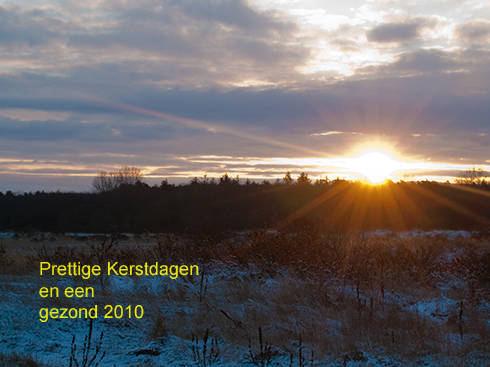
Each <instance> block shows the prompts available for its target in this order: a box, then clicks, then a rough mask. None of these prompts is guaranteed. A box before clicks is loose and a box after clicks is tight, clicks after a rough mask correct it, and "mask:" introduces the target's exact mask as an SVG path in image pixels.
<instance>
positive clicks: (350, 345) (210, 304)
mask: <svg viewBox="0 0 490 367" xmlns="http://www.w3.org/2000/svg"><path fill="white" fill-rule="evenodd" d="M2 237H4V238H3V239H1V240H0V241H1V245H0V270H1V271H0V287H1V295H2V296H1V298H0V309H1V310H2V317H1V319H0V327H1V329H2V336H1V337H0V356H1V357H0V358H3V360H4V364H3V365H6V366H69V365H70V355H72V356H74V358H75V359H77V360H78V361H80V360H82V359H83V358H82V355H83V353H84V349H85V351H86V352H88V355H89V358H88V359H89V360H90V358H91V357H92V356H93V355H95V354H96V359H95V361H98V360H99V359H101V361H100V366H230V367H231V366H304V367H307V366H365V365H366V366H369V365H371V366H374V365H376V366H485V365H486V363H488V360H489V357H490V347H489V344H488V340H489V339H490V322H489V321H490V288H489V282H490V268H489V266H488V264H490V235H489V234H488V233H483V232H464V231H439V232H437V231H433V232H417V231H411V232H381V231H378V232H365V233H356V234H345V233H344V234H339V233H323V234H320V233H315V232H312V231H305V232H302V231H297V232H294V233H281V232H276V231H258V232H235V233H232V234H226V235H224V234H223V235H214V236H211V235H209V236H204V235H200V236H197V235H196V236H184V235H179V236H176V235H168V234H165V235H164V234H162V235H156V234H145V235H137V236H135V235H118V236H116V235H112V236H103V235H100V236H96V235H83V234H70V235H51V234H46V233H41V234H39V233H38V234H31V235H15V234H13V233H11V234H9V233H3V234H2ZM107 260H117V261H119V262H120V263H123V264H137V263H143V262H145V261H148V262H154V261H159V262H160V263H162V264H198V265H199V267H200V270H201V271H200V275H199V276H194V277H180V278H178V279H176V280H171V279H169V278H168V277H164V278H160V277H154V278H152V277H114V276H111V277H101V278H99V279H96V280H94V279H89V280H87V281H83V280H82V279H80V278H77V279H76V281H74V280H73V279H70V278H43V279H41V278H40V277H39V261H50V262H52V263H56V264H66V263H67V262H68V261H81V262H82V263H85V264H96V263H102V262H104V261H107ZM44 285H48V286H49V285H58V286H61V285H63V286H67V285H85V286H92V287H94V288H95V290H96V302H97V303H98V304H100V305H104V304H113V305H114V304H121V305H128V304H132V305H136V304H141V305H142V306H144V312H145V313H144V317H143V318H141V319H135V318H132V319H127V318H122V319H120V320H119V319H102V318H99V319H98V320H96V321H95V322H94V323H93V330H92V332H91V334H92V337H91V339H92V344H91V347H90V348H88V349H89V350H88V351H87V348H86V347H87V345H86V344H85V348H84V340H86V339H84V338H85V337H86V335H87V334H88V332H89V322H88V321H86V320H56V319H55V320H48V322H46V323H42V322H40V321H39V314H38V310H39V308H40V307H81V306H83V305H84V304H86V305H87V306H89V305H91V304H93V303H94V301H92V300H90V302H84V301H81V300H72V301H70V300H67V299H41V298H40V297H39V296H38V294H37V290H38V289H39V287H41V286H44ZM101 333H103V335H101ZM74 347H76V349H75V351H73V348H74ZM97 348H98V351H97V352H96V349H97ZM102 357H103V358H102ZM73 365H75V364H73ZM80 365H82V364H80ZM93 365H95V362H94V364H93ZM87 366H88V364H87Z"/></svg>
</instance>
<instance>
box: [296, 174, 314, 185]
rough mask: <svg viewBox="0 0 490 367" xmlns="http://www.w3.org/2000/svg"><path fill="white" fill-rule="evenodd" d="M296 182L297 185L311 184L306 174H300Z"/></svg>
mask: <svg viewBox="0 0 490 367" xmlns="http://www.w3.org/2000/svg"><path fill="white" fill-rule="evenodd" d="M296 182H297V183H298V185H309V184H310V183H311V180H310V178H309V177H308V174H307V173H305V172H301V173H300V174H299V176H298V179H297V181H296Z"/></svg>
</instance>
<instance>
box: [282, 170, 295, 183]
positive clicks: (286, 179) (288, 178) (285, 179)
mask: <svg viewBox="0 0 490 367" xmlns="http://www.w3.org/2000/svg"><path fill="white" fill-rule="evenodd" d="M282 181H283V182H284V184H285V185H291V184H292V183H293V178H292V177H291V172H289V171H288V172H286V174H285V175H284V177H283V178H282Z"/></svg>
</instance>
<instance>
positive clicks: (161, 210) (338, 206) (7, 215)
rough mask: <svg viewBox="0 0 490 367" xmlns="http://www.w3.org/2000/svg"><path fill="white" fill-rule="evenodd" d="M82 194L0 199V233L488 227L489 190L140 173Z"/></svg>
mask: <svg viewBox="0 0 490 367" xmlns="http://www.w3.org/2000/svg"><path fill="white" fill-rule="evenodd" d="M93 188H94V191H93V192H91V193H63V192H35V193H25V194H14V193H12V192H7V193H6V194H2V193H0V230H2V231H8V230H12V231H49V232H91V233H108V232H134V233H141V232H145V231H147V232H175V233H198V232H199V233H202V232H207V233H215V232H223V231H240V230H252V229H276V230H280V231H293V230H294V231H296V230H298V229H301V228H303V229H304V228H308V229H309V230H315V231H364V230H375V229H392V230H409V229H484V230H488V228H490V226H489V223H490V222H489V221H490V195H488V192H489V185H488V184H487V183H486V182H485V181H484V180H481V181H479V182H478V183H474V182H473V183H471V182H470V183H469V184H466V185H454V184H441V183H436V182H428V181H424V182H397V183H393V182H389V183H387V184H385V185H381V186H369V185H364V184H362V183H359V182H351V181H345V180H342V179H335V180H328V179H326V178H325V179H322V180H316V181H313V180H311V179H310V178H309V177H308V175H307V174H306V173H302V174H301V175H299V177H298V178H296V179H293V177H292V176H291V174H290V173H287V174H286V175H285V176H284V177H283V178H282V179H279V180H276V181H275V182H268V181H264V182H254V181H250V180H247V181H245V182H242V181H241V180H239V179H238V177H231V176H229V175H227V174H225V175H223V176H221V177H220V178H218V179H214V178H208V177H203V178H194V179H192V180H191V181H190V182H188V183H186V184H181V185H173V184H170V183H169V182H168V181H167V180H163V181H162V182H161V184H160V185H153V186H150V185H148V184H146V183H144V182H143V174H142V172H141V170H139V169H137V168H134V167H125V168H122V169H120V170H117V171H114V172H102V173H101V174H99V175H98V176H97V177H96V178H95V179H94V183H93Z"/></svg>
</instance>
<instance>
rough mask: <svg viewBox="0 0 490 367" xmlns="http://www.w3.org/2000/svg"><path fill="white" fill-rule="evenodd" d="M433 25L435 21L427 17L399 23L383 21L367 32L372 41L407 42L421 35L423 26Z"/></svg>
mask: <svg viewBox="0 0 490 367" xmlns="http://www.w3.org/2000/svg"><path fill="white" fill-rule="evenodd" d="M428 26H433V21H431V20H429V19H426V18H415V19H409V20H406V21H403V22H398V23H396V22H395V23H382V24H380V25H377V26H376V27H374V28H372V29H371V30H369V31H368V32H367V39H368V40H369V41H371V42H380V43H385V42H407V41H413V40H415V39H417V38H418V37H419V36H420V32H421V30H422V28H424V27H428Z"/></svg>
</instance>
